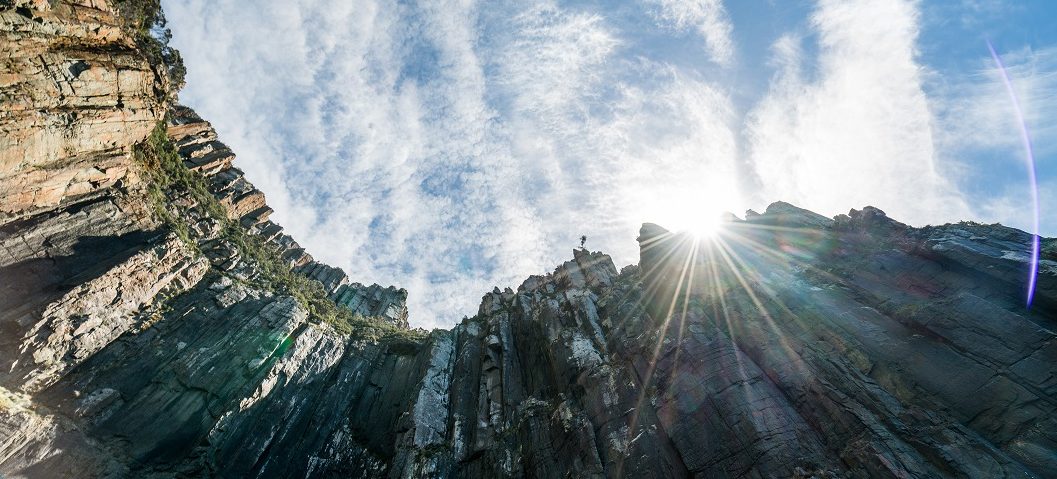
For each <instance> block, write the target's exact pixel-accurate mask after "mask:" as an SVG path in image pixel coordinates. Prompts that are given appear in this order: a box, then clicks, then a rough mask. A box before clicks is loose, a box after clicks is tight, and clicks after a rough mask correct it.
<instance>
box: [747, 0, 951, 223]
mask: <svg viewBox="0 0 1057 479" xmlns="http://www.w3.org/2000/svg"><path fill="white" fill-rule="evenodd" d="M811 25H812V28H813V30H814V33H816V34H817V38H818V42H819V43H818V49H819V53H818V58H817V63H816V64H809V63H807V59H805V58H804V57H803V54H802V49H801V48H799V46H798V45H797V42H798V41H799V40H797V39H796V38H795V37H790V36H787V37H783V38H782V39H781V40H780V41H778V42H777V44H776V45H775V48H774V52H775V55H776V59H775V64H776V65H778V66H779V67H780V71H779V72H778V74H777V75H776V77H775V78H774V80H773V83H772V87H771V91H770V93H769V94H768V95H767V96H766V97H765V98H764V99H763V100H762V101H761V102H760V103H759V104H758V105H757V107H756V108H755V109H754V110H753V112H752V113H751V115H750V121H749V125H748V137H749V141H750V148H751V159H752V163H753V164H754V166H755V169H756V174H757V175H758V177H759V179H760V182H761V185H762V191H764V192H766V193H765V194H766V196H767V198H764V199H766V200H771V199H778V198H781V199H784V200H786V201H790V202H793V203H795V204H798V205H800V206H803V207H806V208H809V209H813V210H815V211H818V212H820V213H823V214H827V215H832V214H835V213H840V212H844V211H846V209H847V208H848V207H849V205H852V206H863V205H868V204H869V205H874V206H877V207H880V208H882V209H885V210H886V211H887V212H888V213H889V214H891V215H892V216H893V217H897V218H900V219H902V220H904V221H908V222H911V223H915V224H922V223H929V222H932V223H935V222H943V221H945V220H949V219H950V218H955V217H962V216H964V215H966V214H967V213H968V211H969V208H968V205H967V204H966V203H965V201H964V200H963V198H962V196H961V194H960V193H959V192H958V191H957V189H956V188H955V186H954V185H953V184H952V183H951V182H950V181H949V180H947V179H946V177H945V175H944V174H943V172H941V171H940V169H939V166H938V165H937V164H936V155H935V150H934V147H933V145H934V141H933V140H934V138H933V132H932V115H931V111H930V109H929V103H928V100H927V98H926V96H925V93H924V91H923V89H922V83H923V80H922V73H921V67H920V66H919V65H918V63H917V61H916V58H915V55H916V50H915V41H916V38H917V35H918V18H917V11H916V9H915V4H914V2H896V1H891V2H874V1H862V0H861V1H851V2H836V1H828V0H827V1H821V2H819V5H818V8H817V10H816V11H815V13H814V15H813V16H812V19H811ZM805 67H808V68H805ZM810 67H814V70H812V71H811V74H810V75H809V74H807V73H805V71H808V70H809V69H810Z"/></svg>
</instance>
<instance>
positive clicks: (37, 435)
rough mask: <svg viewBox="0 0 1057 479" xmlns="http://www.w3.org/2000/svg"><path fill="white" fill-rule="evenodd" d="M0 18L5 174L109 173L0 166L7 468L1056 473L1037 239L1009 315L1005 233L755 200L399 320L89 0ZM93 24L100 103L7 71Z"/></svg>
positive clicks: (415, 473) (1049, 287) (3, 467)
mask: <svg viewBox="0 0 1057 479" xmlns="http://www.w3.org/2000/svg"><path fill="white" fill-rule="evenodd" d="M0 19H2V23H0V35H3V36H4V37H3V38H4V39H7V40H8V41H5V42H3V43H2V44H3V45H4V46H3V47H0V54H2V55H3V58H4V63H3V64H2V67H3V68H4V69H5V70H4V71H3V72H2V73H4V75H6V76H0V78H5V79H12V78H14V79H15V80H13V82H12V83H4V84H0V88H3V90H0V92H2V93H3V94H4V95H7V94H8V92H9V91H16V89H18V88H22V89H29V90H26V91H30V93H31V94H30V93H26V94H24V95H22V96H20V97H19V98H22V100H20V101H21V102H22V103H4V104H3V111H2V112H0V114H2V115H4V116H2V117H0V127H2V128H3V129H4V131H7V132H17V135H14V136H5V137H4V138H5V140H6V141H7V143H4V144H2V145H0V146H2V147H3V148H5V150H4V152H3V153H2V154H3V155H6V156H7V157H10V158H9V159H12V161H15V163H18V164H19V165H22V166H18V167H17V168H15V169H12V170H11V172H15V171H22V170H18V168H24V167H26V166H25V165H34V164H43V163H47V162H52V161H53V160H55V159H56V158H59V157H60V156H61V158H64V160H63V161H60V162H58V163H51V164H53V167H52V168H51V169H49V170H48V172H49V173H48V175H51V176H47V177H48V178H76V177H77V175H78V174H80V173H79V172H81V171H84V169H86V168H88V169H91V168H98V169H99V170H100V171H106V172H109V171H111V170H110V167H109V166H106V167H104V166H105V165H108V164H110V163H108V162H113V161H118V162H119V163H120V171H121V174H120V175H119V176H120V177H121V178H123V180H121V181H117V179H116V178H112V180H113V181H111V180H107V181H99V182H90V185H89V186H90V187H89V188H88V189H86V190H85V189H82V188H81V187H76V188H73V189H70V188H67V187H64V188H66V189H64V190H63V191H64V193H57V195H58V196H50V197H47V199H46V200H45V199H42V200H40V201H28V200H26V201H24V200H23V199H22V198H26V197H32V198H44V197H40V196H34V195H36V194H37V193H33V191H38V190H41V189H49V191H51V190H50V187H47V188H45V187H44V186H40V185H42V184H43V183H40V182H39V181H38V180H33V179H32V178H37V177H36V176H32V175H30V176H26V175H21V174H16V173H10V174H9V175H8V176H3V175H2V174H0V176H2V178H0V182H2V183H0V184H2V185H4V188H3V189H0V192H2V194H0V211H3V214H4V215H5V216H3V218H4V219H3V220H0V221H3V225H2V226H0V331H2V337H0V474H2V475H4V476H5V477H145V476H146V477H174V476H179V477H203V476H207V477H208V476H219V477H262V478H263V477H269V478H270V477H346V476H353V477H686V476H697V477H820V478H822V477H893V476H894V477H1055V476H1057V436H1055V434H1057V433H1055V431H1057V424H1055V421H1057V419H1054V418H1055V417H1057V414H1055V409H1057V336H1055V334H1054V331H1055V330H1057V320H1055V319H1054V318H1057V263H1055V262H1054V260H1057V258H1055V257H1054V256H1053V253H1052V252H1053V251H1054V241H1053V240H1044V248H1043V249H1044V251H1046V252H1047V253H1044V258H1043V261H1042V264H1041V267H1040V273H1039V277H1038V290H1037V293H1036V296H1035V298H1034V299H1035V301H1034V304H1033V306H1032V307H1031V308H1030V309H1028V308H1026V307H1025V303H1026V301H1025V299H1026V298H1025V294H1026V286H1025V285H1026V283H1027V274H1028V271H1029V265H1028V247H1029V244H1030V236H1029V235H1027V234H1026V233H1023V232H1021V231H1017V230H1014V229H1011V228H1006V227H1002V226H999V225H978V224H972V223H959V224H950V225H943V226H936V227H925V228H911V227H909V226H906V225H903V224H901V223H899V222H897V221H895V220H892V219H889V218H888V217H887V216H886V215H885V214H884V213H883V212H882V211H880V210H878V209H876V208H871V207H866V208H863V209H862V210H852V211H850V212H849V214H848V215H839V216H838V217H836V218H833V219H830V218H825V217H823V216H820V215H817V214H814V213H811V212H809V211H806V210H802V209H799V208H796V207H794V206H792V205H788V204H785V203H775V204H773V205H771V206H770V207H768V209H767V211H765V212H764V213H763V214H757V213H754V212H749V213H748V214H747V215H746V218H745V220H744V221H741V220H732V221H731V222H729V223H727V224H726V225H724V228H723V230H722V231H721V232H720V233H719V234H718V235H717V236H715V237H711V238H694V237H690V236H687V235H683V234H673V233H671V232H668V231H666V230H665V229H663V228H662V227H660V226H657V225H650V224H647V225H643V227H642V230H641V231H640V236H639V238H638V241H639V244H640V249H641V255H640V262H639V265H637V266H636V265H632V266H627V267H624V268H623V269H621V270H619V271H618V269H617V268H616V266H615V265H614V264H613V262H612V260H611V259H610V258H609V257H608V256H607V255H605V254H603V253H600V252H589V251H586V250H576V251H573V257H572V258H571V259H570V260H569V261H567V262H565V263H563V264H561V265H558V266H557V268H556V269H555V270H554V271H553V272H551V273H550V274H544V275H539V276H532V277H530V278H528V279H527V280H526V281H525V282H524V283H523V284H521V285H520V286H518V287H517V289H516V290H515V289H511V288H507V289H503V290H500V289H499V288H496V289H495V290H493V291H492V292H489V293H486V294H485V295H484V296H483V298H482V301H481V306H480V308H479V310H478V311H477V313H476V314H475V315H474V316H473V317H469V318H465V319H464V320H463V321H462V322H461V323H460V324H459V325H458V326H456V327H455V328H453V329H451V330H447V331H445V330H436V331H433V332H430V333H425V332H414V331H410V330H408V326H407V316H408V311H407V307H406V304H405V301H406V297H407V294H408V292H406V291H404V290H402V289H397V288H395V287H391V286H390V287H383V286H380V285H370V286H365V285H362V284H359V283H355V282H352V281H351V280H350V278H349V276H348V275H347V274H346V273H345V272H344V271H342V270H341V269H339V268H334V267H331V266H328V265H325V264H322V263H319V262H316V261H314V260H313V259H312V258H311V256H310V255H308V253H307V252H305V250H304V249H303V248H301V247H300V246H299V245H298V244H297V242H296V241H295V240H294V238H291V237H290V236H289V235H286V234H284V233H283V231H282V227H281V226H279V225H277V224H275V223H273V222H271V221H270V220H269V219H268V217H269V214H270V213H271V210H270V208H268V206H267V202H266V199H265V196H264V194H263V193H262V192H260V191H259V190H257V189H256V188H255V187H254V186H253V185H252V184H250V183H249V182H248V181H246V179H245V178H244V176H243V175H242V172H241V171H240V170H238V169H237V168H235V167H234V166H233V164H234V161H236V160H235V155H234V153H233V152H231V150H230V149H229V148H227V147H226V146H225V145H224V144H223V143H221V142H220V139H218V138H217V136H216V132H215V131H214V130H213V129H212V127H211V126H210V125H209V123H208V122H206V121H204V120H203V119H201V118H199V117H198V116H197V115H196V114H195V113H194V112H193V111H191V110H189V109H187V108H184V107H172V108H171V109H169V111H168V114H167V117H166V118H163V115H162V112H163V111H164V109H161V108H154V107H147V106H142V105H155V104H160V103H161V102H162V100H161V99H162V98H164V96H165V94H166V92H164V91H157V92H154V91H153V89H154V88H155V87H156V86H150V85H152V83H151V82H153V81H154V80H152V79H151V78H153V77H142V78H141V77H138V76H135V75H133V76H132V77H126V76H125V75H126V74H125V73H123V72H125V71H126V70H127V69H128V68H130V67H129V65H138V67H136V68H138V70H136V69H134V70H135V71H140V72H145V71H148V70H150V65H149V64H145V63H143V62H144V60H142V58H141V57H140V56H138V54H137V53H136V51H135V49H134V47H133V46H132V43H131V42H130V41H128V39H127V38H125V37H123V35H124V34H123V33H122V32H121V30H120V28H118V27H117V26H115V25H116V20H114V19H113V15H112V10H111V9H110V7H109V6H108V5H107V4H106V3H105V2H102V1H99V0H96V1H93V2H72V1H71V2H34V1H23V0H19V1H16V2H15V3H14V4H13V5H7V4H3V3H0ZM100 25H102V26H100ZM97 27H98V28H97ZM103 27H106V28H103ZM86 35H87V36H86ZM96 36H100V37H99V38H97V37H96ZM104 40H105V42H110V43H107V44H108V45H112V46H110V47H107V48H109V49H110V50H108V51H109V52H111V53H110V56H109V57H107V58H109V59H111V60H108V61H103V60H102V59H99V58H96V57H92V58H93V59H92V60H90V61H88V60H86V61H88V63H89V64H90V65H91V68H96V69H97V70H96V71H95V73H93V75H95V76H93V78H96V77H98V78H100V79H106V78H121V79H125V78H140V79H141V80H143V82H140V81H139V80H137V82H136V88H133V89H131V90H130V89H128V88H126V87H128V85H127V84H126V83H124V82H123V80H122V81H100V82H97V83H94V84H93V85H94V86H93V87H92V88H93V89H94V90H92V91H93V92H94V93H92V95H91V97H92V98H95V99H99V98H118V97H120V98H121V99H122V100H121V102H120V104H118V103H117V102H115V103H113V104H109V103H108V104H106V105H102V104H99V105H95V104H92V105H88V106H85V105H82V104H81V103H77V102H73V103H71V98H73V97H71V96H70V95H69V94H66V93H62V92H59V91H57V90H56V91H53V90H50V89H49V88H51V87H50V86H49V87H47V88H45V87H40V89H35V88H30V86H27V85H31V84H32V83H33V82H43V83H47V82H48V81H51V80H48V79H49V78H51V77H50V76H48V75H50V74H49V73H47V72H48V71H51V70H47V69H37V70H34V69H32V68H30V67H29V66H27V65H28V64H27V63H26V62H31V60H30V56H28V55H27V54H25V53H24V52H28V51H30V50H28V49H29V48H30V47H32V48H34V49H37V50H40V51H41V52H43V51H44V50H46V51H47V54H46V55H44V54H43V53H42V55H44V56H43V57H44V58H47V59H50V60H48V62H50V63H52V64H65V63H64V62H76V61H79V60H83V59H84V58H88V57H86V56H85V54H84V52H91V51H94V50H92V48H96V46H97V45H98V44H99V42H104ZM12 45H16V47H14V48H13V47H12ZM17 45H25V47H26V48H27V49H26V50H23V49H20V48H18V47H17ZM48 45H50V47H49V46H48ZM42 49H43V50H42ZM82 57H83V58H82ZM122 58H123V60H120V61H118V59H122ZM32 61H37V60H32ZM77 69H80V67H78V68H76V69H75V70H77ZM80 73H81V75H85V74H87V73H86V71H84V70H82V71H81V72H80ZM71 81H72V80H71ZM77 81H80V80H77ZM163 83H164V82H162V87H164V84H163ZM73 84H74V83H71V85H73ZM11 85H15V86H11ZM49 85H50V84H49ZM162 87H158V88H162ZM13 88H14V89H13ZM162 90H164V88H162ZM18 91H22V90H18ZM77 91H82V90H79V89H78V90H77ZM130 91H134V92H139V93H136V94H135V95H139V100H136V101H140V102H142V105H141V106H130V105H133V103H132V102H133V100H132V99H131V98H132V97H130V96H127V95H128V94H129V93H128V92H130ZM63 95H65V96H63ZM135 95H132V96H135ZM93 101H95V100H93ZM64 102H65V103H64ZM155 102H157V103H155ZM11 105H19V106H17V107H15V106H11ZM54 105H61V108H60V109H62V110H63V111H64V112H66V114H69V115H72V116H71V117H72V118H96V119H100V118H102V119H104V120H105V119H107V118H114V117H115V115H116V116H122V115H126V114H131V112H125V113H122V112H123V111H124V110H125V109H135V118H136V119H135V120H134V121H133V122H132V124H130V125H126V127H121V128H118V129H119V130H120V135H118V136H110V137H107V139H106V140H105V143H106V145H107V146H105V148H104V147H101V146H99V145H100V144H99V143H98V142H99V141H103V140H102V139H100V138H98V137H97V136H98V135H102V134H103V133H100V132H98V131H96V132H93V131H94V130H91V129H90V128H88V126H84V127H83V128H82V127H80V126H78V125H77V124H76V122H74V123H71V124H66V125H65V126H62V127H58V126H54V125H52V126H48V125H51V123H47V124H45V123H46V122H45V123H40V122H39V121H37V120H33V119H32V118H30V117H31V116H32V117H33V118H36V117H35V116H33V115H36V113H34V114H33V115H30V113H27V112H30V111H35V112H39V111H44V112H47V111H50V110H49V108H59V107H55V106H54ZM100 115H102V116H100ZM109 121H110V120H105V121H103V120H100V121H94V120H93V121H91V122H89V123H90V124H91V125H96V126H98V125H100V124H102V125H105V124H108V122H109ZM130 121H131V120H130ZM158 122H163V123H162V129H158V130H155V133H154V134H151V135H150V137H148V134H149V133H150V130H151V128H153V127H154V125H156V124H158ZM79 128H80V129H79ZM84 128H88V129H84ZM92 128H95V126H93V127H92ZM49 135H50V136H49ZM54 135H59V137H62V138H72V139H73V140H69V141H66V143H63V144H64V145H66V146H64V147H63V148H59V149H57V150H56V149H54V148H51V149H49V148H50V147H48V148H45V147H43V146H41V145H43V144H44V143H48V142H49V141H51V140H48V141H44V140H46V139H47V138H53V137H54ZM63 135H66V136H63ZM42 139H44V140H42ZM74 140H76V141H74ZM64 141H65V140H64ZM42 142H43V143H42ZM48 144H50V143H48ZM137 144H138V145H139V146H136V145H137ZM144 145H152V146H151V147H152V148H154V150H152V151H153V152H152V153H151V154H152V155H155V156H150V155H148V157H149V158H153V159H154V160H152V161H141V160H142V158H141V156H142V152H143V151H144V150H143V148H144ZM166 148H168V149H166ZM56 151H60V152H61V154H60V153H55V152H56ZM133 151H135V152H138V153H136V155H140V156H136V155H133V154H131V152H133ZM166 152H168V153H166ZM165 154H171V155H174V156H173V158H174V161H175V164H168V166H167V167H164V168H163V167H161V166H159V165H158V164H156V163H157V161H155V160H158V158H164V157H165V156H164V155H165ZM57 155H58V156H57ZM136 158H140V159H139V160H137V159H136ZM12 165H14V163H12ZM16 166H17V165H16ZM13 168H14V167H13ZM165 168H168V169H165ZM174 168H175V169H174ZM115 171H116V170H115ZM3 178H7V179H3ZM26 178H29V180H27V179H26ZM41 178H43V177H41ZM137 179H142V180H137ZM134 180H135V181H134ZM40 181H44V180H40ZM47 181H51V180H47ZM65 181H66V180H62V181H60V183H61V182H65ZM162 182H164V183H165V184H164V185H161V184H160V183H162ZM63 184H66V183H63ZM82 193H83V194H82ZM26 195H29V196H26ZM159 195H160V196H159ZM306 285H307V286H306ZM411 294H414V292H411ZM324 301H325V302H327V303H326V305H329V308H342V309H341V311H346V312H348V313H349V314H353V313H355V314H354V315H352V316H348V315H346V316H340V315H339V316H338V319H341V318H350V317H351V318H353V319H354V320H353V321H351V322H348V321H346V322H345V323H342V322H341V321H337V320H335V319H334V314H333V311H334V310H332V309H328V308H322V307H321V306H320V305H321V304H322V303H321V302H324Z"/></svg>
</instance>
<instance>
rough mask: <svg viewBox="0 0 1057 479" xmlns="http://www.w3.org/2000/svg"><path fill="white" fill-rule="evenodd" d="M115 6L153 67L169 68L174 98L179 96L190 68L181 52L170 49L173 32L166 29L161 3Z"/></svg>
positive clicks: (145, 0) (139, 0)
mask: <svg viewBox="0 0 1057 479" xmlns="http://www.w3.org/2000/svg"><path fill="white" fill-rule="evenodd" d="M115 6H116V7H117V10H118V13H120V14H121V17H122V18H123V19H124V20H125V27H126V28H127V29H128V30H129V33H130V34H131V35H132V37H133V38H134V39H135V40H136V46H138V47H139V49H140V51H142V52H143V54H144V55H146V56H147V59H148V60H149V61H150V63H151V64H152V65H156V66H160V67H164V68H165V73H166V75H167V76H168V77H169V82H170V83H171V86H170V92H171V93H170V96H173V97H175V95H176V92H178V91H180V89H181V88H183V86H184V77H185V76H186V75H187V69H186V68H185V67H184V62H183V58H182V57H180V52H179V51H177V50H176V49H175V48H173V47H171V46H169V41H170V40H172V31H170V30H169V29H168V28H166V26H165V25H166V20H165V12H164V11H162V8H161V0H116V2H115Z"/></svg>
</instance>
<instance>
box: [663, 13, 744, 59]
mask: <svg viewBox="0 0 1057 479" xmlns="http://www.w3.org/2000/svg"><path fill="white" fill-rule="evenodd" d="M643 1H644V3H646V4H647V5H650V6H652V7H654V8H653V10H652V11H651V13H652V14H653V16H654V18H655V19H656V20H657V22H658V23H659V24H661V25H665V26H668V27H670V28H672V29H674V30H677V31H681V30H686V29H689V28H693V29H695V30H697V32H698V34H700V35H701V38H703V39H704V40H705V47H706V48H707V50H708V53H709V55H710V56H711V58H712V60H713V61H715V62H716V63H719V64H721V65H722V64H727V63H729V62H730V61H731V59H732V58H733V56H734V41H733V40H732V39H731V34H732V32H733V31H734V26H733V25H732V24H731V23H730V19H729V18H728V17H727V12H726V9H725V8H724V7H723V2H722V0H643Z"/></svg>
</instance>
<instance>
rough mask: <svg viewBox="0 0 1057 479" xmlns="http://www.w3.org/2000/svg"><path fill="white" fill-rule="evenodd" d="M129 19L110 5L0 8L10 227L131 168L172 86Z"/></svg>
mask: <svg viewBox="0 0 1057 479" xmlns="http://www.w3.org/2000/svg"><path fill="white" fill-rule="evenodd" d="M120 25H121V21H120V19H119V18H118V17H117V16H116V13H115V11H114V10H113V8H112V7H111V6H110V5H108V4H107V3H106V2H103V1H87V0H82V1H65V2H47V1H37V0H15V1H14V2H13V3H11V2H7V4H6V5H0V104H3V109H2V110H0V224H3V223H5V222H8V221H11V220H12V219H14V218H19V217H25V216H27V215H30V214H33V213H36V212H40V211H45V210H48V209H50V208H53V207H55V206H57V205H60V204H64V203H69V202H71V201H75V200H77V199H79V198H84V197H86V196H90V195H93V194H95V193H98V192H100V191H101V190H105V189H107V188H109V187H111V186H113V185H114V184H116V183H117V182H118V181H121V180H122V179H123V178H125V176H126V175H127V174H128V172H129V169H130V162H131V159H130V157H129V154H128V153H129V149H128V148H129V146H131V145H133V144H135V143H137V142H139V141H140V140H142V139H143V138H144V137H146V136H147V134H148V133H149V132H150V130H151V129H152V128H153V127H154V125H155V124H156V123H157V119H158V117H159V116H160V114H161V113H162V112H163V111H164V106H163V103H164V102H163V100H164V96H161V95H159V94H160V93H163V92H164V91H165V90H166V89H167V84H166V80H165V78H164V77H163V76H158V75H156V74H155V71H154V67H153V66H152V65H151V64H150V63H149V62H148V61H147V60H146V59H145V58H144V57H143V56H142V55H141V54H139V52H137V51H136V48H135V45H134V42H133V41H132V39H131V38H130V37H129V36H128V35H126V34H125V33H124V32H123V31H122V29H121V27H120Z"/></svg>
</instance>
